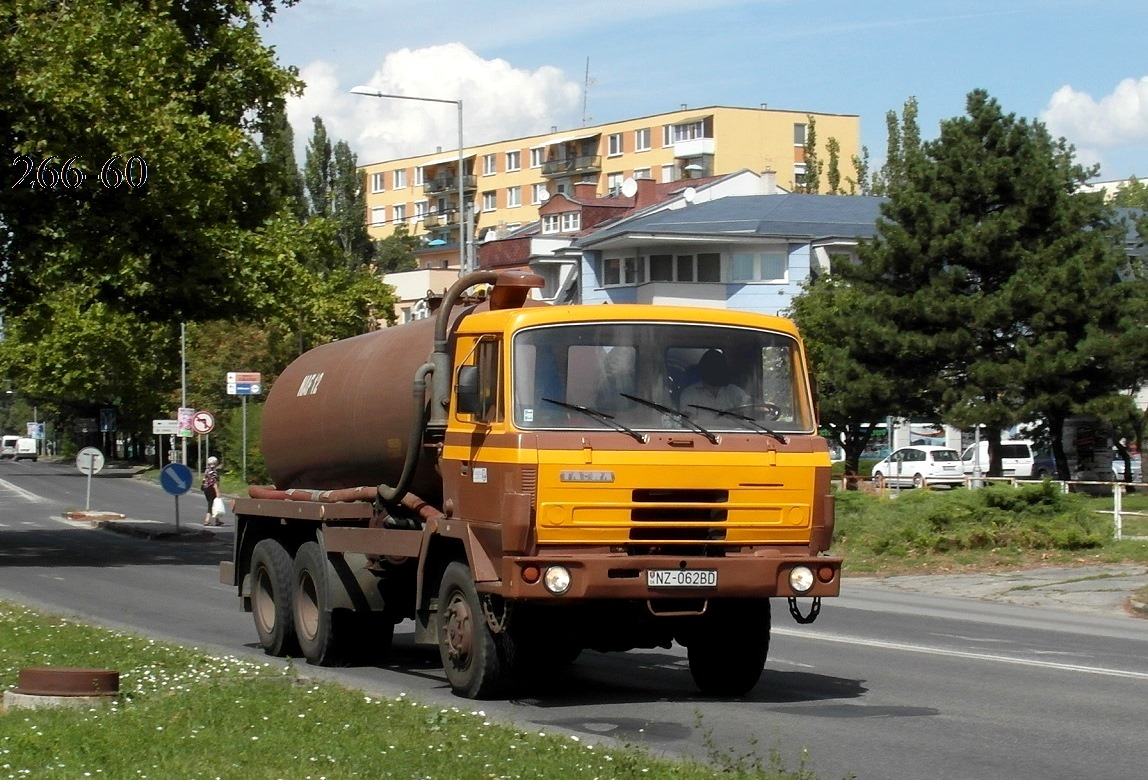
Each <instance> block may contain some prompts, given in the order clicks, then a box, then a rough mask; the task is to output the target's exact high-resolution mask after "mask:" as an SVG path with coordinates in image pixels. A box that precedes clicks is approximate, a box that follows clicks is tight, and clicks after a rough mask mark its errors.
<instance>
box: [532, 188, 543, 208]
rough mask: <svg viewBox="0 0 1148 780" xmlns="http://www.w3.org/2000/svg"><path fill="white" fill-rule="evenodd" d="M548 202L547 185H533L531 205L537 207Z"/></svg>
mask: <svg viewBox="0 0 1148 780" xmlns="http://www.w3.org/2000/svg"><path fill="white" fill-rule="evenodd" d="M545 200H546V185H545V184H531V185H530V205H532V206H537V205H538V204H540V203H543V202H544V201H545Z"/></svg>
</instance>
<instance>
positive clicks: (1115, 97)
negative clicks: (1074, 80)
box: [1041, 76, 1148, 149]
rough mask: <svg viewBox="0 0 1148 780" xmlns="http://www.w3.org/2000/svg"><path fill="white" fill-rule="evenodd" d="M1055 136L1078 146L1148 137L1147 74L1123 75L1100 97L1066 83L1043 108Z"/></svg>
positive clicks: (1103, 146) (1102, 146)
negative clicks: (1098, 98)
mask: <svg viewBox="0 0 1148 780" xmlns="http://www.w3.org/2000/svg"><path fill="white" fill-rule="evenodd" d="M1041 120H1042V121H1043V122H1044V123H1045V125H1047V126H1048V129H1049V131H1050V132H1051V133H1052V134H1053V136H1064V137H1065V138H1067V139H1068V140H1069V141H1070V142H1072V143H1073V144H1074V145H1076V146H1077V147H1086V148H1098V149H1108V148H1114V147H1119V146H1123V145H1126V144H1133V143H1141V142H1144V141H1148V76H1143V77H1141V78H1140V79H1139V80H1137V79H1130V78H1129V79H1124V80H1123V81H1121V82H1120V83H1119V84H1117V85H1116V88H1115V89H1114V90H1113V91H1112V93H1111V94H1110V95H1105V96H1104V97H1102V98H1101V99H1100V100H1099V101H1097V100H1094V99H1093V97H1092V96H1091V95H1089V94H1088V93H1087V92H1080V91H1078V90H1075V89H1073V88H1072V87H1071V86H1068V85H1065V86H1063V87H1061V88H1060V89H1058V90H1057V91H1056V92H1055V93H1054V94H1053V96H1052V98H1050V99H1049V101H1048V106H1047V107H1046V108H1045V109H1044V111H1043V112H1041Z"/></svg>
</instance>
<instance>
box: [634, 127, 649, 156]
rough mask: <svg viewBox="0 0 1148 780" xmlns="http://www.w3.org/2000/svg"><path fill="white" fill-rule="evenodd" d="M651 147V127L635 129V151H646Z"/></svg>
mask: <svg viewBox="0 0 1148 780" xmlns="http://www.w3.org/2000/svg"><path fill="white" fill-rule="evenodd" d="M649 149H650V128H648V127H643V128H642V129H641V130H635V131H634V151H635V152H646V151H649Z"/></svg>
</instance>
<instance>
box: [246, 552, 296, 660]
mask: <svg viewBox="0 0 1148 780" xmlns="http://www.w3.org/2000/svg"><path fill="white" fill-rule="evenodd" d="M291 565H292V563H291V554H290V553H288V552H287V550H286V549H284V547H283V545H281V544H280V543H279V542H277V541H275V540H274V539H263V540H262V541H260V542H259V543H258V544H257V545H255V549H254V550H252V551H251V614H252V616H253V617H254V618H255V633H256V634H258V635H259V644H260V645H262V646H263V650H264V652H266V653H267V654H268V655H273V656H284V655H293V654H294V653H296V652H297V651H298V645H297V643H296V641H295V616H294V612H293V610H292V608H291Z"/></svg>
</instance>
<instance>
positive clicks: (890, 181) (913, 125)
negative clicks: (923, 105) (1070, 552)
mask: <svg viewBox="0 0 1148 780" xmlns="http://www.w3.org/2000/svg"><path fill="white" fill-rule="evenodd" d="M917 114H918V107H917V99H916V98H915V97H911V98H909V99H908V100H906V101H905V105H904V107H903V108H902V110H901V116H900V118H898V117H897V113H896V112H895V111H889V112H887V113H886V114H885V130H886V146H885V163H884V164H883V165H882V166H881V169H880V170H879V171H876V172H875V173H874V174H873V181H872V184H871V186H870V188H869V189H870V191H871V194H873V195H888V194H889V192H890V191H891V189H892V188H893V187H895V186H897V185H898V184H900V183H902V182H903V181H904V178H905V177H906V176H907V175H908V170H909V168H910V166H911V165H912V164H913V162H914V161H915V160H916V159H917V158H918V157H919V156H920V154H921V130H920V128H919V127H918V125H917ZM866 167H867V166H866Z"/></svg>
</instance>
